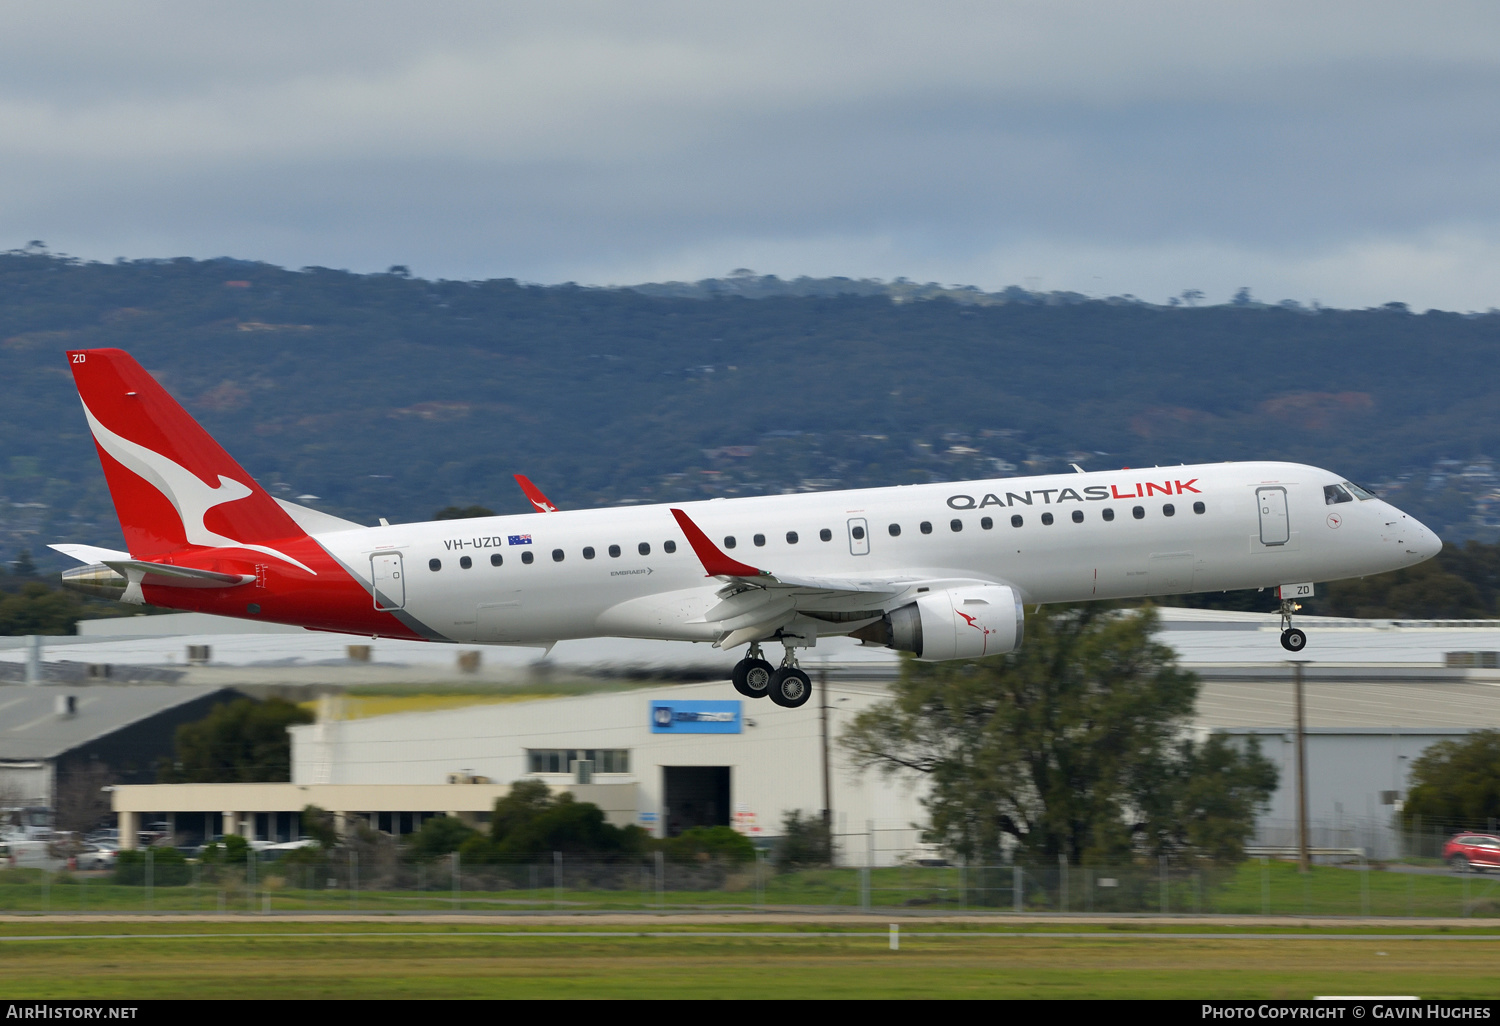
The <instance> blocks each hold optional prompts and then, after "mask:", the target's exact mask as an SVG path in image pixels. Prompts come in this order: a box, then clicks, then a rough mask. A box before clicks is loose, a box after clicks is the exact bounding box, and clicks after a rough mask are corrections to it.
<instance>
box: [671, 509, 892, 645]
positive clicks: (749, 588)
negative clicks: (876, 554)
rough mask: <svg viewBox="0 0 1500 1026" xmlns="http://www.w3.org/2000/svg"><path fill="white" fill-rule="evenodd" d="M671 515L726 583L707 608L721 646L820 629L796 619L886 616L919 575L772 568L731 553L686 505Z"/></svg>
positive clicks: (706, 566) (856, 621) (702, 558)
mask: <svg viewBox="0 0 1500 1026" xmlns="http://www.w3.org/2000/svg"><path fill="white" fill-rule="evenodd" d="M672 516H673V517H675V518H676V520H677V526H678V527H680V528H682V533H683V534H684V535H686V536H687V540H688V544H689V545H691V546H692V547H693V552H694V554H696V555H697V557H698V561H699V562H701V563H702V564H703V569H704V570H705V571H706V573H707V576H709V577H716V578H718V579H719V580H721V581H723V582H725V584H726V585H727V587H725V588H724V589H722V590H721V591H720V592H719V594H718V597H719V599H720V601H719V604H718V605H716V606H714V607H713V608H712V609H710V610H709V611H708V612H707V613H705V614H704V615H703V620H702V622H706V623H712V624H716V625H717V626H718V627H719V628H720V629H721V631H722V632H723V633H722V634H721V635H720V637H719V640H718V641H717V642H716V644H717V645H718V647H720V648H732V647H734V646H735V645H739V644H742V643H744V642H746V641H756V640H762V639H764V638H766V637H769V636H771V635H773V634H775V633H776V632H777V631H778V630H782V629H784V628H785V629H791V630H794V631H795V632H796V633H802V632H804V631H809V630H810V631H812V632H813V633H814V635H815V634H816V632H817V625H816V623H812V624H809V623H806V622H803V623H800V624H798V623H795V622H794V621H808V620H812V621H822V622H824V623H828V622H832V623H840V624H843V623H850V624H856V625H858V624H861V623H865V622H868V621H870V620H873V619H875V618H877V617H879V616H881V615H882V614H883V613H884V611H885V610H884V605H885V603H886V602H888V601H889V600H890V599H893V598H895V597H896V596H897V595H899V594H900V593H901V592H903V591H905V590H906V589H907V587H908V586H909V585H910V584H911V582H912V580H915V578H912V579H902V578H898V577H889V578H853V577H802V576H798V575H795V574H780V573H772V572H771V571H769V570H762V569H760V568H759V567H754V566H751V565H749V564H748V563H742V562H740V561H739V560H737V559H734V558H733V557H731V556H729V555H728V554H727V553H725V552H724V551H723V550H721V549H720V548H719V547H718V546H717V545H715V544H714V543H713V542H712V541H710V540H709V538H708V535H706V534H704V533H703V530H702V528H700V527H699V526H698V525H697V524H695V523H693V521H692V519H691V518H690V517H689V516H688V515H687V514H686V513H684V512H683V511H682V510H680V509H674V510H672Z"/></svg>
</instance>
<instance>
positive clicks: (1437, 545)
mask: <svg viewBox="0 0 1500 1026" xmlns="http://www.w3.org/2000/svg"><path fill="white" fill-rule="evenodd" d="M1412 524H1413V526H1415V527H1416V529H1417V530H1416V537H1414V538H1411V539H1409V540H1408V544H1407V546H1406V548H1407V550H1408V551H1409V552H1411V553H1412V554H1413V555H1415V556H1416V557H1417V561H1418V562H1421V561H1422V560H1425V559H1431V558H1432V557H1433V556H1436V555H1437V554H1438V553H1439V552H1442V551H1443V539H1441V538H1439V537H1438V536H1437V534H1436V533H1434V532H1433V531H1432V530H1430V529H1429V528H1428V527H1427V525H1426V524H1423V523H1421V522H1420V521H1418V520H1416V519H1413V520H1412Z"/></svg>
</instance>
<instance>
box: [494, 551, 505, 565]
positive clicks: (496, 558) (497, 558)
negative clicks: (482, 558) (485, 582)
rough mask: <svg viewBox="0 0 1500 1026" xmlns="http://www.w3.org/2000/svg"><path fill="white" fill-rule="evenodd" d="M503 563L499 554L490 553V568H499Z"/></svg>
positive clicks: (502, 557) (503, 559)
mask: <svg viewBox="0 0 1500 1026" xmlns="http://www.w3.org/2000/svg"><path fill="white" fill-rule="evenodd" d="M504 562H505V557H504V556H502V555H500V553H498V552H491V553H490V566H499V565H500V564H501V563H504Z"/></svg>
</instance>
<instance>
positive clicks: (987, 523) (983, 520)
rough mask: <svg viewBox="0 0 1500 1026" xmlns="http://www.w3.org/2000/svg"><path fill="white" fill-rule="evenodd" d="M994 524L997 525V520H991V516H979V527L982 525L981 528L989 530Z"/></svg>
mask: <svg viewBox="0 0 1500 1026" xmlns="http://www.w3.org/2000/svg"><path fill="white" fill-rule="evenodd" d="M994 526H995V522H994V521H993V520H991V519H990V518H989V517H980V518H979V527H980V529H981V530H985V531H988V530H989V529H990V528H992V527H994Z"/></svg>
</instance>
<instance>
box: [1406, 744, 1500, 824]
mask: <svg viewBox="0 0 1500 1026" xmlns="http://www.w3.org/2000/svg"><path fill="white" fill-rule="evenodd" d="M1405 815H1406V817H1407V820H1408V821H1412V820H1414V819H1415V818H1416V817H1421V819H1422V821H1423V822H1424V823H1428V824H1434V823H1441V824H1444V825H1446V826H1449V827H1453V828H1455V829H1477V828H1481V827H1487V826H1488V825H1489V823H1490V821H1491V820H1493V819H1496V818H1500V731H1496V730H1477V731H1475V732H1474V733H1472V734H1470V735H1469V736H1468V737H1466V738H1464V739H1463V740H1462V741H1439V742H1438V743H1437V744H1435V745H1433V746H1432V747H1430V748H1428V749H1427V751H1425V752H1423V753H1422V757H1421V758H1419V759H1418V760H1417V761H1416V762H1415V763H1413V764H1412V768H1411V792H1410V793H1409V794H1408V795H1407V799H1406V808H1405Z"/></svg>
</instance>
